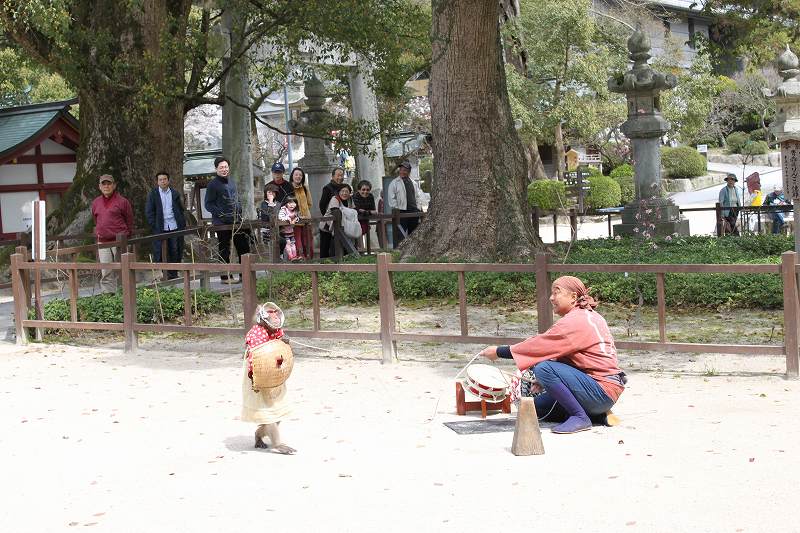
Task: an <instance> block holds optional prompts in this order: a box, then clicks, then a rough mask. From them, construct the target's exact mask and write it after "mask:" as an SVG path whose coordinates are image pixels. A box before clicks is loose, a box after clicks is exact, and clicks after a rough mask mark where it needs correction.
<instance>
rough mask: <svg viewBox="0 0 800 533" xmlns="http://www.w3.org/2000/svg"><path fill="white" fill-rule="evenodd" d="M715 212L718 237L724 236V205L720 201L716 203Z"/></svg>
mask: <svg viewBox="0 0 800 533" xmlns="http://www.w3.org/2000/svg"><path fill="white" fill-rule="evenodd" d="M714 213H715V214H716V217H717V237H722V234H723V232H724V230H725V227H724V224H723V222H722V206H721V205H720V204H719V202H717V203H716V204H714Z"/></svg>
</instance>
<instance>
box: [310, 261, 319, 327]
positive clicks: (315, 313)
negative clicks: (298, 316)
mask: <svg viewBox="0 0 800 533" xmlns="http://www.w3.org/2000/svg"><path fill="white" fill-rule="evenodd" d="M311 314H312V317H313V319H312V320H313V324H314V331H319V328H320V320H319V273H318V272H317V271H316V270H312V271H311Z"/></svg>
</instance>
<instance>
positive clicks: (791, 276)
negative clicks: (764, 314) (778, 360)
mask: <svg viewBox="0 0 800 533" xmlns="http://www.w3.org/2000/svg"><path fill="white" fill-rule="evenodd" d="M796 265H797V253H795V252H783V253H782V254H781V277H782V278H783V344H784V347H785V348H786V377H787V378H797V377H798V363H800V361H798V338H797V336H798V332H797V329H798V294H797V276H795V267H796Z"/></svg>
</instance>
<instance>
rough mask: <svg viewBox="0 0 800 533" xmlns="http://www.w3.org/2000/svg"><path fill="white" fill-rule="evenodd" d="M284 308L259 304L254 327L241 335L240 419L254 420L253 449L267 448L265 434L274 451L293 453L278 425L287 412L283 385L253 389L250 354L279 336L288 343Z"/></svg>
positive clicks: (284, 385)
mask: <svg viewBox="0 0 800 533" xmlns="http://www.w3.org/2000/svg"><path fill="white" fill-rule="evenodd" d="M283 321H284V316H283V311H281V309H280V307H278V306H277V305H275V304H274V303H272V302H267V303H265V304H263V305H259V306H258V308H257V309H256V314H255V316H254V317H253V322H254V324H253V327H252V328H250V331H248V332H247V335H246V336H245V338H244V343H245V346H246V347H247V348H246V350H245V357H244V370H243V378H242V422H255V423H256V424H258V428H256V434H255V437H256V442H255V447H256V448H270V446H268V445H267V443H265V442H264V437H267V438H268V439H269V441H270V444H271V450H272V451H273V452H275V453H282V454H289V455H290V454H293V453H294V452H296V451H297V450H295V449H294V448H292V447H290V446H287V445H286V444H283V443H282V442H281V436H280V431H279V430H278V424H280V422H281V420H283V419H284V418H286V417H287V416H288V415H289V413H290V409H289V403H288V402H287V401H286V384H285V383H284V384H283V385H280V386H278V387H275V388H272V389H266V390H259V391H256V390H253V354H252V352H251V350H253V349H255V348H256V347H258V346H260V345H262V344H264V343H265V342H268V341H271V340H274V339H282V340H283V342H285V343H287V344H288V343H289V339H287V338H286V337H284V335H283V329H282V328H283Z"/></svg>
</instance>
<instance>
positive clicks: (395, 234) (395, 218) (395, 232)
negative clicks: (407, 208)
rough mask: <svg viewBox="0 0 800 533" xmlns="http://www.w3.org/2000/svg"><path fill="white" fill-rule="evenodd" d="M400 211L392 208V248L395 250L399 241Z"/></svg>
mask: <svg viewBox="0 0 800 533" xmlns="http://www.w3.org/2000/svg"><path fill="white" fill-rule="evenodd" d="M400 235H401V234H400V210H399V209H397V208H396V207H394V208H392V248H397V244H398V242H397V241H398V240H399V239H400Z"/></svg>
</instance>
